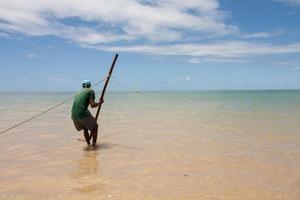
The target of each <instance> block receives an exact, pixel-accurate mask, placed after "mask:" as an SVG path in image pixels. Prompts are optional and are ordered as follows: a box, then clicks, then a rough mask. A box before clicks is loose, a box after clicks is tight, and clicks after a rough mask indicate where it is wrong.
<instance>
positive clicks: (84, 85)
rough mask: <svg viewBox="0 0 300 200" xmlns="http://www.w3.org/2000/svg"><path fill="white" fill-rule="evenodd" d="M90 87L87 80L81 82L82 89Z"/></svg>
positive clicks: (89, 82)
mask: <svg viewBox="0 0 300 200" xmlns="http://www.w3.org/2000/svg"><path fill="white" fill-rule="evenodd" d="M91 85H92V83H91V81H89V80H84V81H82V87H83V88H89V87H91Z"/></svg>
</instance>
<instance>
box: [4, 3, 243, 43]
mask: <svg viewBox="0 0 300 200" xmlns="http://www.w3.org/2000/svg"><path fill="white" fill-rule="evenodd" d="M146 2H147V1H141V0H110V1H97V0H27V1H23V0H1V2H0V20H1V22H0V29H2V30H5V31H10V32H17V33H23V34H26V35H30V36H42V35H56V36H59V37H63V38H67V39H70V40H73V41H75V42H78V43H88V44H96V43H107V42H113V41H121V40H141V39H145V40H150V41H176V40H178V39H180V38H182V37H184V36H185V34H186V31H195V32H196V33H197V34H196V35H198V36H199V37H201V34H202V35H204V34H213V35H226V34H230V33H235V32H238V28H237V27H235V26H230V25H227V24H225V23H224V21H223V18H224V16H223V14H222V12H221V11H219V4H218V2H217V0H182V1H177V0H154V1H151V4H150V3H148V4H147V3H146ZM191 11H192V12H191ZM71 18H77V19H80V20H82V21H85V22H93V23H96V24H98V27H100V28H91V27H85V26H83V25H82V24H81V25H77V26H75V25H70V24H67V23H66V22H64V21H63V20H65V19H71ZM101 26H102V29H101Z"/></svg>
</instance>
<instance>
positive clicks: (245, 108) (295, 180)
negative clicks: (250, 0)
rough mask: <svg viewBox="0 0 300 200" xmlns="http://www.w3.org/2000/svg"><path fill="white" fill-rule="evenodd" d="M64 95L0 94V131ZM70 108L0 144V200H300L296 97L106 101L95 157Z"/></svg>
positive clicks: (190, 95)
mask: <svg viewBox="0 0 300 200" xmlns="http://www.w3.org/2000/svg"><path fill="white" fill-rule="evenodd" d="M70 95H72V94H71V93H43V94H42V93H40V94H0V99H1V100H0V111H1V112H0V130H4V129H5V128H7V127H9V126H11V125H13V124H15V123H17V122H20V121H22V120H23V119H26V118H27V117H30V116H32V115H34V114H36V113H38V112H39V111H42V110H44V109H45V108H48V107H49V106H52V105H54V104H55V103H57V102H58V101H60V100H61V99H64V98H66V97H68V96H70ZM70 107H71V102H69V103H67V104H65V105H63V106H61V107H59V108H57V109H56V110H53V111H51V112H49V113H47V114H45V115H43V116H41V117H39V118H37V119H35V120H33V121H31V122H29V123H26V124H24V125H22V126H20V127H18V128H16V129H14V130H12V131H10V132H7V133H4V134H2V135H0V147H1V154H0V199H1V200H2V199H14V200H15V199H72V200H73V199H74V200H76V199H172V200H173V199H222V200H223V199H225V200H226V199H230V200H232V199H272V200H273V199H289V200H290V199H292V200H293V199H295V200H296V199H300V190H299V188H300V123H299V121H300V91H227V92H226V91H225V92H224V91H214V92H146V93H141V94H140V95H138V94H135V93H126V92H115V93H108V94H107V96H106V99H105V103H104V105H103V110H102V111H101V113H100V121H99V122H100V129H99V130H100V136H99V141H98V143H99V145H98V146H97V148H94V149H93V148H87V146H86V144H85V143H84V142H82V141H79V140H78V138H80V137H81V138H82V136H81V134H77V132H76V131H75V129H74V127H73V124H72V121H71V120H70Z"/></svg>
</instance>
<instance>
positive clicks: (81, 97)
mask: <svg viewBox="0 0 300 200" xmlns="http://www.w3.org/2000/svg"><path fill="white" fill-rule="evenodd" d="M90 99H93V100H95V92H94V90H92V89H90V88H84V89H83V90H81V91H80V92H78V93H77V94H76V96H75V99H74V101H73V106H72V119H73V120H76V119H82V118H85V117H88V116H89V115H90V112H89V110H88V107H89V104H90Z"/></svg>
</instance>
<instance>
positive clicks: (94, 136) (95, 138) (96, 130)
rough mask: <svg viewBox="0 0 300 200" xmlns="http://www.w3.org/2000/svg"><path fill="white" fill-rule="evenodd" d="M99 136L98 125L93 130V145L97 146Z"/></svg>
mask: <svg viewBox="0 0 300 200" xmlns="http://www.w3.org/2000/svg"><path fill="white" fill-rule="evenodd" d="M97 137H98V125H97V126H96V127H95V128H94V129H93V130H92V132H91V138H93V146H95V145H96V143H97Z"/></svg>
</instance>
